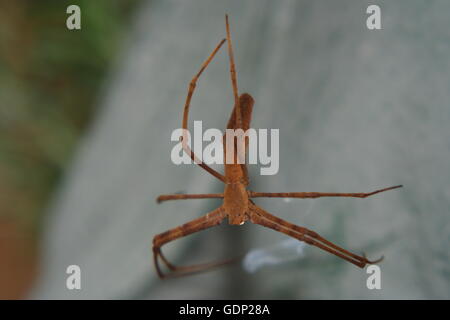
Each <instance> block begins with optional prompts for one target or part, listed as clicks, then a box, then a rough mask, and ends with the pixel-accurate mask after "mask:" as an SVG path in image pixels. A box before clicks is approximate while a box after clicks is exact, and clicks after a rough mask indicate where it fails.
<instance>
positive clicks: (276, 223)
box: [250, 203, 383, 268]
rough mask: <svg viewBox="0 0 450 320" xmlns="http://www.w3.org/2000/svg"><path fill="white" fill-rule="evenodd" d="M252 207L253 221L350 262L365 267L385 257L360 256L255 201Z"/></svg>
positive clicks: (251, 217)
mask: <svg viewBox="0 0 450 320" xmlns="http://www.w3.org/2000/svg"><path fill="white" fill-rule="evenodd" d="M250 209H251V211H250V220H251V221H252V222H253V223H256V224H259V225H262V226H264V227H267V228H270V229H273V230H275V231H279V232H282V233H284V234H286V235H288V236H291V237H293V238H296V239H298V240H300V241H304V242H306V243H308V244H310V245H312V246H316V247H318V248H320V249H322V250H325V251H327V252H329V253H331V254H334V255H335V256H338V257H339V258H342V259H344V260H347V261H348V262H350V263H352V264H354V265H356V266H358V267H360V268H364V267H365V265H366V264H374V263H377V262H379V261H381V260H382V259H383V258H381V259H378V260H375V261H370V260H368V259H367V258H366V257H365V255H363V256H358V255H356V254H354V253H351V252H350V251H347V250H345V249H343V248H341V247H339V246H337V245H335V244H334V243H332V242H330V241H328V240H326V239H325V238H323V237H321V236H320V235H319V234H317V233H316V232H314V231H311V230H309V229H307V228H305V227H300V226H297V225H295V224H292V223H290V222H287V221H285V220H283V219H280V218H278V217H275V216H274V215H272V214H270V213H268V212H267V211H265V210H264V209H262V208H260V207H258V206H257V205H255V204H253V203H251V204H250Z"/></svg>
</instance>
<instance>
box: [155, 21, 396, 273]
mask: <svg viewBox="0 0 450 320" xmlns="http://www.w3.org/2000/svg"><path fill="white" fill-rule="evenodd" d="M225 24H226V34H227V36H226V38H225V39H222V41H220V43H219V44H218V45H217V47H216V48H215V49H214V50H213V52H212V53H211V54H210V56H209V57H208V58H207V59H206V60H205V61H204V63H203V64H202V66H201V68H200V70H199V72H198V73H197V74H196V75H195V76H194V77H193V78H192V80H191V82H190V83H189V88H188V94H187V98H186V103H185V106H184V113H183V122H182V126H183V129H185V130H183V131H184V133H183V136H182V137H180V140H181V142H182V146H183V150H184V151H185V152H186V153H187V154H188V155H190V157H191V159H192V160H194V162H195V163H196V164H198V165H199V166H200V167H201V168H203V169H204V170H206V171H207V172H209V173H210V174H211V175H213V176H214V177H215V178H217V179H219V180H220V181H222V182H223V183H224V184H225V190H224V192H223V193H208V194H170V195H161V196H159V197H158V198H157V201H158V203H159V202H162V201H167V200H181V199H207V198H221V199H223V203H222V205H221V206H220V207H219V208H217V209H215V210H213V211H211V212H209V213H207V214H206V215H204V216H202V217H200V218H197V219H195V220H192V221H190V222H188V223H185V224H183V225H181V226H178V227H176V228H173V229H170V230H168V231H166V232H163V233H160V234H158V235H156V236H155V237H154V238H153V258H154V263H155V268H156V271H157V273H158V276H159V277H161V278H168V277H174V276H182V275H187V274H191V273H196V272H200V271H204V270H207V269H210V268H212V267H217V266H220V265H223V264H226V263H229V262H231V261H233V260H225V261H220V262H215V263H206V264H198V265H191V266H175V265H173V264H172V263H170V262H169V261H168V260H167V259H166V257H165V256H164V255H163V254H162V251H161V247H162V246H163V245H165V244H166V243H168V242H171V241H174V240H176V239H179V238H182V237H185V236H188V235H191V234H193V233H195V232H198V231H202V230H205V229H208V228H211V227H214V226H217V225H219V224H220V223H221V222H222V220H224V219H225V218H228V223H229V224H231V225H242V224H244V223H245V222H246V221H250V222H252V223H255V224H259V225H261V226H264V227H267V228H270V229H273V230H276V231H279V232H282V233H284V234H286V235H288V236H291V237H293V238H296V239H298V240H300V241H304V242H306V243H308V244H310V245H312V246H315V247H318V248H320V249H322V250H325V251H327V252H329V253H331V254H334V255H336V256H338V257H339V258H342V259H344V260H346V261H348V262H350V263H352V264H354V265H356V266H358V267H360V268H364V267H365V265H366V264H375V263H378V262H380V261H381V260H382V259H383V257H381V258H380V259H378V260H374V261H371V260H368V259H367V258H366V256H365V255H364V254H363V255H362V256H359V255H356V254H354V253H352V252H350V251H347V250H345V249H343V248H341V247H339V246H337V245H336V244H334V243H333V242H331V241H329V240H327V239H325V238H323V237H322V236H320V235H319V234H318V233H316V232H314V231H312V230H309V229H307V228H305V227H301V226H297V225H295V224H292V223H290V222H287V221H285V220H283V219H280V218H278V217H276V216H274V215H272V214H270V213H269V212H267V211H266V210H264V209H263V208H261V207H259V206H258V205H256V204H255V203H254V202H253V200H252V199H253V198H259V197H268V198H319V197H356V198H366V197H369V196H372V195H375V194H377V193H380V192H384V191H388V190H392V189H396V188H400V187H402V186H401V185H397V186H393V187H389V188H384V189H379V190H376V191H373V192H369V193H324V192H283V193H268V192H254V191H251V190H248V189H247V186H248V184H249V178H248V171H247V166H246V164H245V161H244V162H239V161H234V163H226V164H225V175H222V174H220V173H219V172H217V171H215V170H214V169H212V168H211V167H209V166H208V165H206V164H205V163H203V162H202V161H200V160H199V159H198V157H197V156H196V155H195V154H194V152H193V151H192V150H191V149H190V148H189V146H188V142H187V141H188V139H187V134H186V130H187V123H188V114H189V107H190V103H191V98H192V95H193V93H194V91H195V87H196V84H197V81H198V79H199V78H200V75H201V74H202V73H203V71H204V70H205V69H206V67H207V66H208V65H209V63H210V62H211V60H212V59H213V58H214V56H215V55H216V53H217V52H218V51H219V49H220V48H221V47H222V45H223V44H224V43H225V42H227V44H228V56H229V61H230V75H231V84H232V88H233V95H234V107H233V111H232V113H231V116H230V119H229V121H228V124H227V129H242V130H243V131H246V130H248V129H249V128H250V121H251V116H252V110H253V105H254V100H253V98H252V96H251V95H249V94H248V93H243V94H242V95H239V94H238V86H237V77H236V68H235V63H234V56H233V47H232V43H231V36H230V26H229V22H228V15H225ZM224 141H225V135H224ZM241 141H242V140H241ZM244 141H245V148H237V146H236V144H235V145H234V146H235V147H234V148H233V149H231V148H230V149H231V150H227V144H226V143H224V159H228V157H227V152H231V153H232V154H231V155H230V154H229V155H228V156H231V157H232V159H235V160H237V159H238V158H239V159H245V150H246V148H247V147H248V137H246V138H245V140H244ZM158 258H161V261H162V262H163V263H164V264H165V265H166V266H167V268H168V269H169V270H170V273H163V271H162V270H161V268H160V265H159V259H158Z"/></svg>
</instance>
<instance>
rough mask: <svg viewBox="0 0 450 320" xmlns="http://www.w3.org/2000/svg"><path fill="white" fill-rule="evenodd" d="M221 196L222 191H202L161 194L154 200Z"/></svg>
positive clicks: (159, 201)
mask: <svg viewBox="0 0 450 320" xmlns="http://www.w3.org/2000/svg"><path fill="white" fill-rule="evenodd" d="M211 198H223V193H204V194H162V195H160V196H159V197H158V198H157V199H156V201H157V202H158V203H161V202H163V201H168V200H185V199H211Z"/></svg>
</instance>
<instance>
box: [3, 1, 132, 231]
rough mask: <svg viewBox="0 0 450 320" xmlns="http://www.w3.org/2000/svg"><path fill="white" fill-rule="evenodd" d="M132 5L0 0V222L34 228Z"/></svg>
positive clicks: (80, 129)
mask: <svg viewBox="0 0 450 320" xmlns="http://www.w3.org/2000/svg"><path fill="white" fill-rule="evenodd" d="M139 1H140V0H73V1H62V0H57V1H56V0H38V1H37V0H29V1H25V0H14V1H11V0H0V218H5V217H8V218H13V219H14V220H17V221H19V222H21V223H24V226H29V227H31V230H33V231H36V230H38V228H36V227H37V226H39V222H40V221H41V218H42V213H43V212H44V211H45V207H46V204H47V203H48V200H49V197H50V195H51V192H52V191H53V190H54V189H55V186H56V185H57V183H58V181H59V179H60V177H61V175H62V173H63V172H64V169H65V167H66V165H67V164H68V162H69V160H70V158H71V156H72V153H73V151H74V147H75V145H76V142H77V139H78V138H79V137H80V135H81V134H82V132H83V130H84V129H85V128H86V125H87V123H88V121H89V118H90V116H91V115H92V114H93V111H94V106H95V102H96V98H97V94H98V90H99V88H100V87H101V85H102V82H103V80H104V79H105V77H106V76H107V73H108V69H109V67H110V66H111V65H112V64H113V63H114V62H115V58H116V57H117V53H118V51H119V47H120V43H121V41H122V40H123V35H124V34H125V32H126V31H127V29H128V25H129V22H130V18H131V16H132V15H131V13H132V11H133V9H134V8H135V7H136V5H137V4H138V3H139ZM70 4H77V5H79V6H80V8H81V25H82V29H81V30H73V31H70V30H68V29H67V28H66V19H67V17H68V16H69V15H68V14H67V13H66V9H67V7H68V6H69V5H70Z"/></svg>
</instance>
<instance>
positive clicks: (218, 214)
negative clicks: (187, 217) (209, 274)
mask: <svg viewBox="0 0 450 320" xmlns="http://www.w3.org/2000/svg"><path fill="white" fill-rule="evenodd" d="M224 217H225V212H224V211H223V209H222V207H220V208H218V209H216V210H213V211H211V212H210V213H208V214H206V215H205V216H202V217H200V218H197V219H195V220H192V221H190V222H188V223H185V224H183V225H181V226H178V227H176V228H173V229H170V230H168V231H166V232H163V233H161V234H158V235H156V236H155V237H154V238H153V260H154V263H155V268H156V271H157V273H158V276H159V277H160V278H163V279H164V278H171V277H178V276H184V275H188V274H192V273H197V272H201V271H206V270H208V269H211V268H215V267H218V266H221V265H224V264H227V263H230V262H233V261H234V259H229V260H224V261H219V262H213V263H204V264H197V265H190V266H175V265H173V264H172V263H170V262H169V261H168V260H167V258H166V257H165V256H164V255H163V253H162V251H161V247H162V246H163V245H164V244H166V243H168V242H171V241H174V240H176V239H179V238H182V237H185V236H188V235H190V234H193V233H195V232H198V231H201V230H205V229H208V228H211V227H214V226H217V225H219V224H220V223H221V222H222V220H223V218H224ZM158 258H161V260H162V262H163V263H164V264H165V265H166V266H167V268H168V269H169V270H170V271H171V273H163V271H162V270H161V268H160V266H159V260H158Z"/></svg>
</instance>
